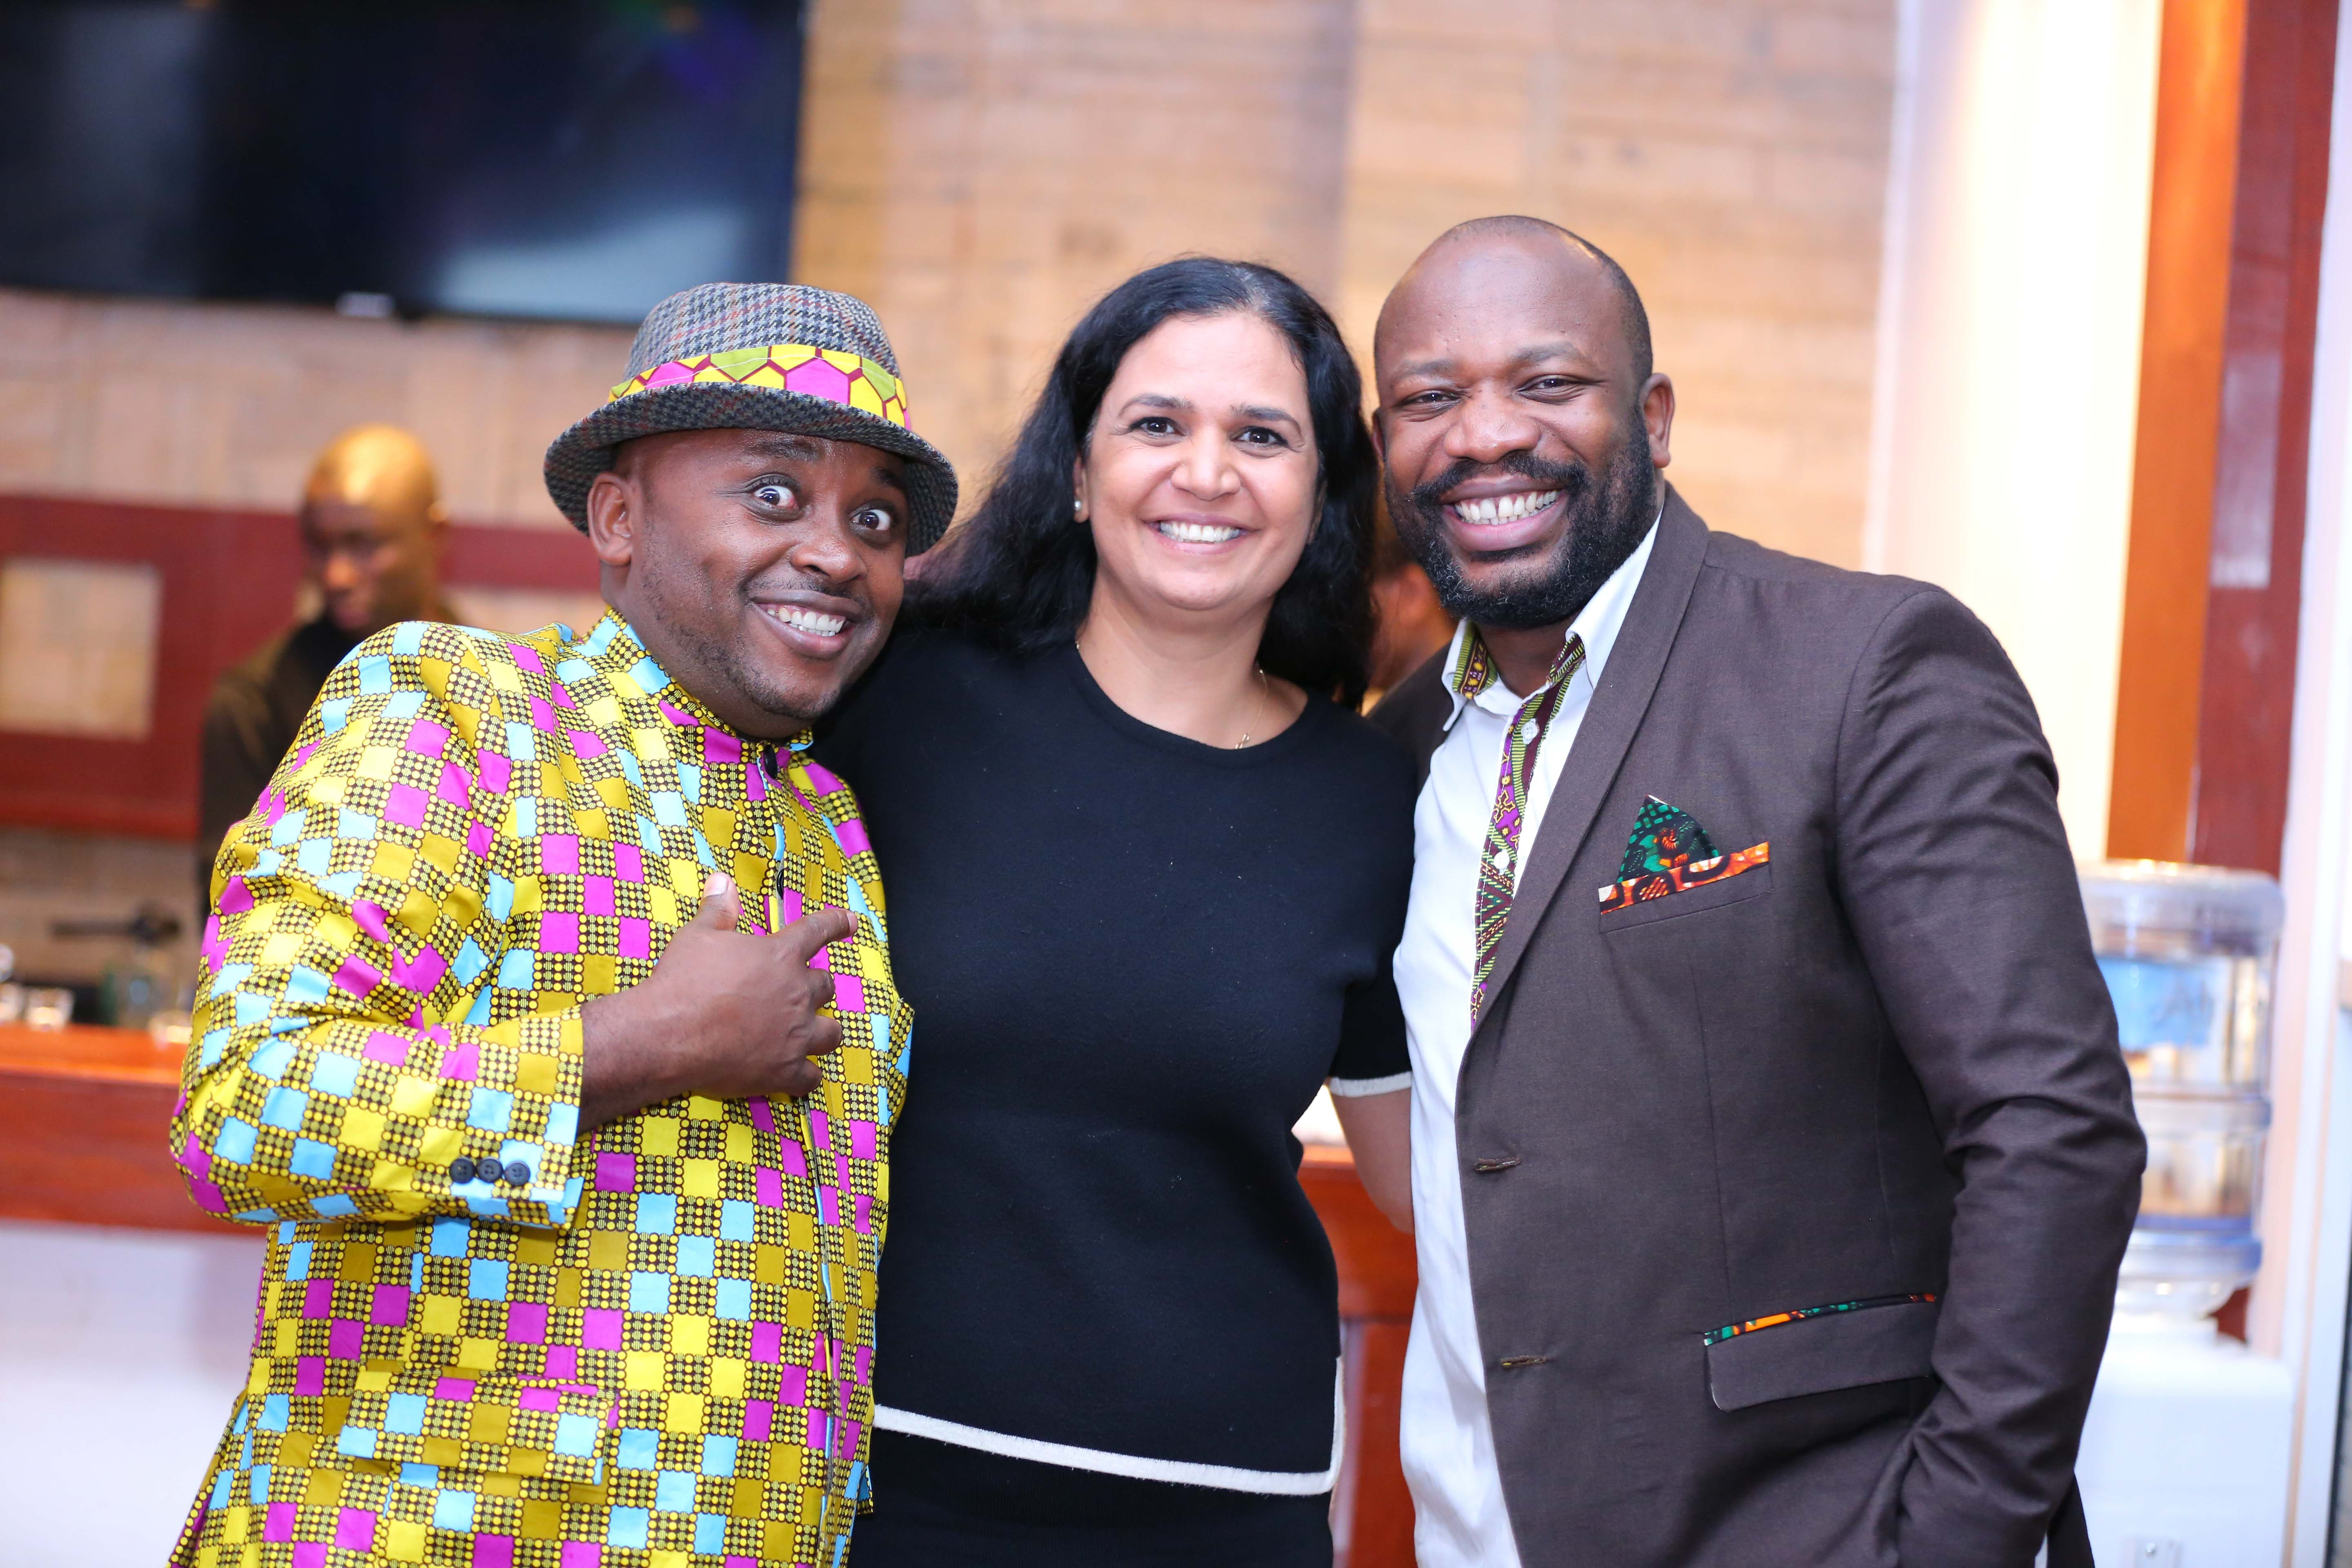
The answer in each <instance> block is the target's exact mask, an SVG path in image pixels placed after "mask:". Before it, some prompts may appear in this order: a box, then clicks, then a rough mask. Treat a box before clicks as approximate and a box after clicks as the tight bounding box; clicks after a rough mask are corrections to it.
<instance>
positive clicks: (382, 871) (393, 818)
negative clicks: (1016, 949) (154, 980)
mask: <svg viewBox="0 0 2352 1568" xmlns="http://www.w3.org/2000/svg"><path fill="white" fill-rule="evenodd" d="M629 368H630V373H631V374H630V378H629V380H627V381H626V382H625V383H623V384H621V385H620V386H618V387H616V388H615V389H614V393H613V395H612V397H611V399H610V400H609V401H608V402H607V403H606V404H605V405H604V408H603V409H602V410H600V411H599V412H597V413H595V414H593V415H591V416H589V417H588V418H586V419H584V420H583V421H581V423H579V424H578V425H576V426H573V427H572V429H571V430H569V431H567V432H565V433H564V435H563V436H562V437H560V438H558V439H557V441H556V442H555V444H554V445H553V446H552V447H550V448H549V451H548V457H547V482H548V489H549V490H550V492H551V494H552V495H553V496H554V498H555V500H556V504H557V505H558V506H560V507H561V508H562V510H563V511H564V512H565V513H566V515H568V516H569V517H570V518H571V519H572V521H573V523H574V524H575V525H578V526H579V527H581V528H582V529H583V531H585V532H586V533H587V535H588V537H589V539H590V541H591V542H592V543H593V547H594V549H595V552H596V555H597V559H598V561H599V562H600V563H602V571H603V579H604V595H605V597H606V599H607V600H608V601H609V602H610V603H611V605H612V606H613V608H612V611H611V613H609V614H607V615H606V616H604V619H603V620H601V621H599V622H598V623H597V624H596V626H594V627H593V628H592V629H591V630H590V631H589V632H588V633H587V635H586V636H584V637H579V636H575V635H574V634H573V633H572V631H571V630H569V629H568V628H565V627H562V626H550V627H547V628H545V629H543V630H541V631H540V632H537V633H534V634H532V635H531V636H530V637H522V638H519V639H509V638H506V637H499V636H495V635H493V634H490V633H487V632H478V631H470V630H467V629H464V628H460V627H454V626H436V625H425V624H422V623H407V624H404V625H401V626H394V627H392V628H390V629H388V630H386V631H384V632H382V633H379V634H378V635H376V636H375V637H371V638H370V639H368V641H366V642H365V643H363V644H362V646H361V647H358V648H357V649H355V650H353V652H352V655H351V657H350V658H348V659H346V660H345V661H344V663H343V664H342V665H341V668H338V669H337V670H336V672H335V673H334V675H333V677H332V678H331V679H330V680H329V681H328V683H327V686H326V688H325V689H324V690H323V691H322V692H321V693H320V700H319V702H318V704H317V706H316V707H315V708H314V709H313V710H312V711H311V713H310V718H309V720H308V721H306V722H305V723H304V725H303V727H302V730H301V732H300V735H299V738H298V740H297V742H296V745H295V749H294V750H293V752H291V753H290V754H289V756H288V757H287V758H286V760H285V762H284V763H282V764H281V765H280V766H279V768H278V773H277V774H276V776H275V778H274V779H273V780H272V781H271V783H270V785H269V788H268V791H267V792H266V793H265V794H264V795H263V796H262V798H261V801H260V803H259V805H257V807H256V809H255V812H254V815H253V816H251V817H250V818H249V819H247V822H246V823H245V824H244V825H243V826H241V827H240V828H238V829H237V830H236V831H235V832H233V833H232V834H231V835H230V836H229V838H228V840H227V843H226V845H225V847H223V850H222V853H221V856H220V858H219V860H218V862H217V863H216V865H215V868H214V872H213V881H212V897H213V906H214V911H215V912H214V916H213V919H212V921H211V923H210V924H209V926H208V928H207V930H206V932H205V947H204V984H203V992H202V994H201V996H200V998H199V1001H198V1005H197V1015H196V1033H197V1039H196V1042H195V1044H194V1046H193V1047H191V1050H190V1053H189V1057H188V1060H187V1063H186V1067H185V1069H184V1089H185V1092H184V1099H183V1100H182V1103H181V1106H180V1109H179V1112H178V1115H177V1117H176V1118H175V1120H174V1122H173V1151H174V1152H175V1154H176V1155H177V1157H178V1159H179V1161H180V1163H181V1164H182V1167H183V1169H184V1171H185V1173H186V1175H187V1179H188V1183H189V1186H190V1189H191V1191H192V1192H193V1193H194V1195H195V1198H196V1201H197V1202H198V1203H199V1204H200V1205H203V1206H205V1207H206V1208H208V1209H211V1210H213V1211H215V1212H216V1213H220V1214H224V1215H228V1216H229V1217H230V1218H232V1219H236V1220H239V1221H242V1222H245V1223H247V1224H251V1225H257V1226H268V1227H269V1229H270V1246H269V1250H268V1260H267V1262H266V1264H265V1266H264V1272H263V1279H262V1289H261V1301H260V1309H259V1314H258V1321H257V1326H256V1334H255V1343H254V1352H253V1363H252V1372H251V1375H250V1376H249V1378H248V1379H247V1384H246V1389H245V1393H244V1394H243V1396H242V1397H241V1398H240V1399H239V1400H238V1401H237V1403H236V1407H235V1410H234V1412H233V1413H232V1415H231V1418H230V1422H229V1427H228V1431H227V1433H226V1436H224V1437H223V1439H222V1442H221V1446H220V1448H219V1451H218V1454H217V1455H216V1457H215V1460H214V1463H213V1468H212V1471H211V1473H210V1475H209V1476H208V1477H207V1478H206V1479H205V1489H204V1491H203V1493H202V1495H201V1496H200V1497H199V1498H198V1499H197V1501H196V1504H195V1507H194V1510H193V1511H192V1513H191V1516H190V1519H189V1521H188V1524H187V1527H186V1529H185V1531H184V1533H183V1535H182V1537H181V1540H180V1542H179V1545H178V1548H177V1550H176V1552H174V1554H173V1562H174V1563H179V1564H184V1565H194V1568H232V1565H237V1568H247V1565H250V1568H352V1565H356V1564H361V1563H371V1564H372V1563H457V1564H466V1565H468V1568H590V1565H593V1568H639V1565H644V1568H689V1565H691V1568H722V1565H724V1568H735V1565H739V1564H750V1563H774V1564H783V1563H805V1564H812V1565H814V1564H824V1565H827V1568H837V1565H838V1564H839V1563H841V1561H842V1560H843V1557H844V1556H845V1548H846V1546H847V1543H848V1540H849V1533H850V1527H851V1524H852V1522H853V1518H854V1514H855V1511H856V1505H857V1503H858V1502H859V1501H860V1500H862V1499H863V1497H864V1496H865V1492H866V1484H865V1469H864V1462H863V1460H864V1455H865V1452H866V1427H867V1425H868V1412H869V1409H870V1405H871V1397H870V1389H869V1384H868V1380H867V1379H868V1371H869V1362H870V1356H871V1347H872V1338H871V1324H872V1321H873V1320H872V1316H871V1313H872V1310H873V1307H874V1288H875V1287H874V1269H875V1265H876V1261H877V1254H878V1252H879V1249H880V1247H881V1243H882V1234H883V1222H884V1218H885V1215H887V1207H888V1201H887V1200H888V1191H889V1189H888V1182H887V1160H888V1147H889V1130H890V1124H891V1121H892V1118H893V1116H894V1115H895V1113H896V1112H897V1110H898V1107H899V1104H900V1102H901V1100H902V1098H903V1095H904V1092H905V1086H906V1072H907V1047H908V1027H909V1021H910V1020H909V1014H908V1008H907V1006H906V1005H905V1003H904V1002H902V1001H901V1000H900V999H899V997H898V992H897V990H896V988H895V986H894V985H893V984H892V982H891V977H890V968H889V961H888V956H887V946H886V945H885V944H886V935H885V926H884V913H883V901H882V888H881V883H880V880H879V878H878V876H877V870H876V867H875V864H874V858H873V856H872V853H871V851H870V850H869V849H868V848H867V847H866V836H865V833H864V831H863V830H862V828H861V827H860V825H859V821H858V813H857V804H856V800H855V798H854V797H853V796H852V795H851V794H850V791H849V790H848V788H847V787H846V786H845V785H844V784H842V783H841V781H840V780H838V779H836V778H834V777H832V776H831V775H829V774H828V773H825V772H824V769H823V768H821V767H819V766H818V765H816V764H815V763H812V762H809V761H808V760H806V759H805V757H804V756H803V751H802V748H803V746H804V745H805V744H806V742H807V734H806V729H807V725H808V723H809V721H811V720H813V719H814V718H815V717H816V716H817V715H819V714H821V713H823V712H824V710H826V709H827V708H828V707H830V706H831V705H832V703H833V702H834V701H835V699H836V698H837V697H838V696H839V694H840V692H841V691H842V689H844V687H845V686H846V685H847V684H848V683H849V682H850V681H851V680H853V679H856V676H857V674H858V673H859V672H860V671H861V670H863V669H864V668H866V665H867V664H868V663H870V662H871V660H872V659H873V658H874V656H875V654H876V653H877V651H878V649H879V648H880V647H881V644H882V642H883V640H884V639H885V638H886V637H887V636H888V633H889V629H890V624H891V620H892V618H893V616H895V615H896V613H897V611H898V603H899V597H900V592H901V587H902V568H903V565H904V563H905V559H906V557H907V556H908V555H911V554H913V553H916V552H919V551H921V550H923V549H924V548H926V547H927V546H929V544H930V543H931V542H934V541H935V540H936V539H937V538H938V537H939V536H940V533H941V532H942V531H944V529H945V527H946V525H947V521H948V520H949V518H950V516H951V515H952V513H953V510H954V505H955V477H954V474H953V472H952V470H951V469H950V468H949V466H948V464H947V462H946V460H945V459H944V458H941V457H940V454H939V453H938V452H937V451H936V450H935V449H934V448H933V447H931V446H930V445H929V443H928V442H926V441H924V440H922V439H921V438H919V437H917V436H915V435H914V434H913V433H912V432H911V431H909V430H908V428H907V426H906V398H905V393H904V390H903V388H902V387H901V385H900V384H899V382H898V374H897V363H896V361H895V358H894V356H893V355H892V353H891V350H890V346H889V343H888V342H887V339H886V338H885V337H884V336H883V333H882V331H881V327H880V323H879V322H877V321H876V320H875V318H874V315H873V312H872V311H871V310H867V309H866V306H864V305H863V304H861V303H860V302H858V301H857V300H853V299H850V298H848V297H846V296H845V295H839V294H831V293H827V292H825V291H824V290H821V289H804V288H791V287H784V286H782V285H731V284H714V285H709V286H706V287H704V288H700V289H692V290H689V291H688V292H687V293H685V294H681V295H677V296H676V297H674V298H672V299H670V300H666V301H664V302H663V304H661V305H660V306H659V307H657V308H656V310H655V311H654V313H653V315H652V316H651V317H649V318H648V319H647V321H646V324H645V327H644V329H643V330H642V331H640V332H639V333H638V336H637V340H636V344H635V349H634V351H633V353H632V356H631V363H630V367H629Z"/></svg>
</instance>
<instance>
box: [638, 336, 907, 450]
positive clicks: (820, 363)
mask: <svg viewBox="0 0 2352 1568" xmlns="http://www.w3.org/2000/svg"><path fill="white" fill-rule="evenodd" d="M698 383H699V384H721V383H726V384H734V385H737V386H764V387H769V388H772V389H774V390H776V391H780V392H796V393H799V394H800V395H802V396H803V397H816V398H822V399H823V400H824V401H825V402H827V403H838V404H840V405H842V406H843V407H845V408H856V409H859V410H861V411H863V412H865V413H867V414H871V415H873V416H876V417H877V418H881V419H887V420H888V421H889V422H890V423H891V424H893V425H896V426H899V427H900V428H901V429H906V428H908V425H907V384H906V383H905V382H903V381H901V380H899V379H898V377H897V376H895V375H893V374H890V372H889V371H888V370H887V368H885V367H884V366H883V365H881V364H879V363H877V362H875V361H873V360H870V359H867V358H866V357H865V356H864V355H863V354H854V353H844V352H843V351H841V350H839V349H821V348H816V347H814V346H813V345H811V344H808V343H777V344H775V345H773V346H772V347H769V348H756V349H726V350H722V351H720V352H719V353H708V354H698V355H696V356H695V357H694V358H692V359H677V360H671V361H669V362H668V363H665V364H657V365H656V366H654V367H653V368H652V369H651V370H647V371H643V372H640V373H639V374H635V375H633V376H631V377H630V378H629V379H628V380H626V381H625V382H623V383H621V384H619V385H618V386H615V387H614V388H613V394H612V396H610V397H608V398H606V399H605V401H606V402H607V403H612V402H616V401H618V400H619V399H621V398H624V397H628V396H631V395H635V394H636V393H640V392H653V391H656V390H658V389H660V388H662V387H667V386H687V385H691V384H698Z"/></svg>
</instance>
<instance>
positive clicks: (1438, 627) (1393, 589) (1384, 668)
mask: <svg viewBox="0 0 2352 1568" xmlns="http://www.w3.org/2000/svg"><path fill="white" fill-rule="evenodd" d="M1372 605H1373V610H1374V614H1375V615H1376V616H1377V618H1378V623H1379V624H1378V627H1377V629H1376V630H1375V631H1374V632H1373V633H1372V665H1371V675H1370V684H1369V686H1368V687H1367V688H1366V689H1365V692H1364V710H1365V711H1366V712H1370V710H1371V709H1372V707H1373V705H1374V704H1375V703H1377V702H1379V701H1380V700H1381V698H1382V697H1384V696H1386V695H1387V694H1388V689H1389V688H1390V687H1391V686H1394V685H1395V684H1396V683H1397V682H1398V681H1400V680H1402V679H1404V678H1405V677H1406V676H1408V675H1411V674H1412V672H1413V671H1414V670H1416V669H1418V668H1421V667H1422V665H1423V663H1424V662H1426V661H1427V660H1428V658H1429V657H1430V656H1431V655H1432V654H1433V653H1436V652H1437V651H1438V650H1439V649H1441V648H1443V647H1445V645H1446V644H1447V643H1450V642H1452V641H1453V640H1454V617H1453V616H1452V615H1450V614H1449V613H1447V611H1446V608H1445V605H1444V601H1443V600H1441V599H1439V598H1438V596H1437V590H1436V588H1434V587H1433V586H1432V585H1431V584H1430V581H1429V574H1428V573H1426V572H1424V571H1423V570H1422V569H1421V563H1420V562H1418V561H1416V560H1414V559H1413V556H1412V552H1411V551H1409V550H1407V549H1406V548H1405V547H1404V542H1403V541H1402V540H1401V539H1399V538H1398V537H1397V531H1396V528H1395V525H1393V524H1392V523H1391V522H1390V521H1389V517H1388V508H1387V507H1385V506H1383V507H1382V508H1381V515H1380V527H1379V530H1378V531H1377V532H1376V533H1375V535H1374V537H1373V545H1372Z"/></svg>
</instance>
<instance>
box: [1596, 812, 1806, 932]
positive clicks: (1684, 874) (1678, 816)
mask: <svg viewBox="0 0 2352 1568" xmlns="http://www.w3.org/2000/svg"><path fill="white" fill-rule="evenodd" d="M1771 858H1772V846H1771V844H1770V843H1769V842H1766V843H1763V844H1756V845H1751V846H1749V847H1748V848H1745V849H1741V850H1737V851H1735V852H1733V853H1732V854H1729V855H1726V854H1723V853H1722V852H1720V851H1719V850H1717V848H1716V847H1715V840H1714V839H1712V838H1710V837H1707V832H1706V828H1704V827H1702V826H1699V822H1698V818H1696V817H1695V816H1692V815H1691V814H1690V813H1689V812H1687V811H1685V810H1683V809H1682V808H1680V807H1679V806H1674V805H1667V804H1666V803H1665V802H1664V801H1663V800H1660V799H1659V798H1658V797H1657V796H1656V795H1652V796H1651V797H1650V798H1649V801H1648V803H1647V804H1645V805H1643V807H1642V815H1641V816H1638V817H1636V818H1634V820H1633V834H1632V835H1631V836H1630V837H1628V838H1627V839H1626V840H1625V859H1624V862H1623V864H1622V865H1620V866H1619V867H1618V868H1617V880H1615V881H1614V882H1612V883H1610V884H1609V885H1608V886H1607V887H1605V888H1602V889H1600V892H1601V913H1602V914H1604V915H1605V914H1611V913H1613V912H1614V911H1616V910H1629V909H1632V908H1633V906H1634V905H1635V904H1638V903H1643V902H1646V901H1648V900H1652V899H1663V898H1665V897H1667V896H1669V895H1670V894H1674V893H1680V892H1686V891H1688V890H1689V889H1693V888H1703V887H1705V886H1706V884H1708V883H1709V882H1720V881H1723V880H1725V879H1727V878H1731V877H1737V876H1738V875H1739V873H1741V872H1742V871H1746V870H1749V869H1751V868H1755V867H1758V866H1761V865H1763V864H1764V863H1765V862H1766V861H1768V860H1769V859H1771Z"/></svg>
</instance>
